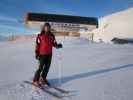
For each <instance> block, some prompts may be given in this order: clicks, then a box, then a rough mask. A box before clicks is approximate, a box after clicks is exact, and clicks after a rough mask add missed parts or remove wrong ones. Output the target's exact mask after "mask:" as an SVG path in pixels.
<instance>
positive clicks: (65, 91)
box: [48, 85, 70, 94]
mask: <svg viewBox="0 0 133 100" xmlns="http://www.w3.org/2000/svg"><path fill="white" fill-rule="evenodd" d="M48 87H49V88H53V89H55V90H57V91H59V92H61V93H64V94H68V93H70V91H67V90H64V89H61V88H59V87H55V86H51V85H50V86H48Z"/></svg>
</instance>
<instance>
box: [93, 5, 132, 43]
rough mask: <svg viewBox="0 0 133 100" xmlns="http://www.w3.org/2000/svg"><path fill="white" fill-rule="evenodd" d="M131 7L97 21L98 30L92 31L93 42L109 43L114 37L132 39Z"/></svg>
mask: <svg viewBox="0 0 133 100" xmlns="http://www.w3.org/2000/svg"><path fill="white" fill-rule="evenodd" d="M132 27H133V7H132V8H129V9H126V10H124V11H120V12H117V13H113V14H111V15H108V16H104V17H102V18H100V19H99V28H98V29H96V30H93V32H94V33H95V35H94V40H95V41H99V39H102V40H103V41H104V42H110V40H112V39H113V38H114V37H117V38H132V39H133V28H132Z"/></svg>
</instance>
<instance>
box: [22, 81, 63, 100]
mask: <svg viewBox="0 0 133 100" xmlns="http://www.w3.org/2000/svg"><path fill="white" fill-rule="evenodd" d="M24 83H27V84H30V85H34V86H35V87H37V88H39V89H41V90H42V91H43V92H45V93H47V94H49V95H51V96H53V97H56V98H58V99H62V98H63V96H62V95H60V94H58V93H56V92H52V91H50V90H49V89H46V88H45V87H44V86H36V85H35V84H33V83H32V82H30V81H24Z"/></svg>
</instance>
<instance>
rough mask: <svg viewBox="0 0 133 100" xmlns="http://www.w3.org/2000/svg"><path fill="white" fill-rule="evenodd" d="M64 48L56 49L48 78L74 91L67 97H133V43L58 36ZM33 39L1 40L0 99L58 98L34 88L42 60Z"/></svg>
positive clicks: (132, 99)
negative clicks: (38, 57)
mask: <svg viewBox="0 0 133 100" xmlns="http://www.w3.org/2000/svg"><path fill="white" fill-rule="evenodd" d="M57 39H58V41H59V42H63V44H64V47H63V48H62V49H54V50H53V59H52V65H51V69H50V72H49V74H48V79H49V81H50V83H51V84H53V85H55V86H59V87H60V88H63V89H66V90H71V91H74V95H73V96H70V97H65V98H63V100H133V95H132V94H133V89H132V87H133V78H132V76H133V52H132V51H133V46H132V45H131V44H126V45H114V44H105V43H101V44H99V43H91V42H89V41H87V40H86V39H84V38H70V37H65V38H64V37H63V38H62V37H57ZM34 43H35V42H34V41H32V40H27V41H26V40H25V41H14V42H0V48H1V49H0V100H56V98H53V97H51V96H50V95H48V94H46V93H44V92H42V91H41V90H39V91H38V93H39V94H38V93H37V92H35V91H32V89H31V86H30V85H28V84H25V83H24V82H23V81H24V80H32V78H33V75H34V72H35V70H36V69H37V67H38V66H37V65H38V62H37V60H35V58H34V45H35V44H34Z"/></svg>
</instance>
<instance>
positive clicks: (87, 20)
mask: <svg viewBox="0 0 133 100" xmlns="http://www.w3.org/2000/svg"><path fill="white" fill-rule="evenodd" d="M26 18H27V19H26V20H27V21H40V22H42V21H44V22H61V23H75V24H89V25H96V26H97V27H98V19H97V18H95V17H81V16H70V15H57V14H46V13H44V14H41V13H28V14H27V16H26Z"/></svg>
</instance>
